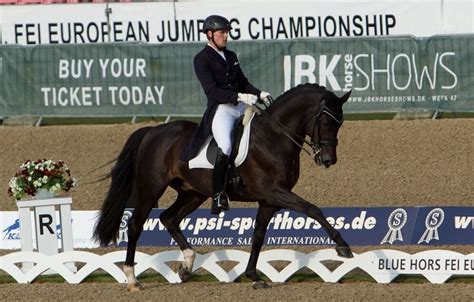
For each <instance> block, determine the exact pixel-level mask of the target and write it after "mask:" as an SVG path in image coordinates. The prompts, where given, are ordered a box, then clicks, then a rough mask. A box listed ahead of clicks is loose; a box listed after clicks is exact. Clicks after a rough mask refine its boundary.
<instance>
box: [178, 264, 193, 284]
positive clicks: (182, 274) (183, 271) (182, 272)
mask: <svg viewBox="0 0 474 302" xmlns="http://www.w3.org/2000/svg"><path fill="white" fill-rule="evenodd" d="M178 276H179V278H180V279H181V281H183V282H187V281H188V280H189V278H191V272H190V271H189V270H188V269H187V268H185V267H184V266H183V265H182V264H181V265H180V266H179V269H178Z"/></svg>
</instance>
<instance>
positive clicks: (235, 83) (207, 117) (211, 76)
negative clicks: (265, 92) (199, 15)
mask: <svg viewBox="0 0 474 302" xmlns="http://www.w3.org/2000/svg"><path fill="white" fill-rule="evenodd" d="M224 55H225V58H226V59H225V60H224V59H223V58H222V57H221V56H220V55H219V54H218V53H217V51H216V50H214V49H213V48H212V47H211V46H209V45H206V47H204V49H202V50H201V51H200V52H199V53H198V54H197V55H196V56H195V57H194V72H195V73H196V76H197V77H198V79H199V82H200V83H201V86H202V88H203V89H204V93H205V94H206V96H207V109H206V111H205V112H204V115H203V117H202V120H201V122H200V123H199V125H198V127H197V128H196V130H195V131H194V133H193V135H192V137H191V140H190V141H189V142H188V144H187V145H186V146H185V147H184V150H183V152H182V153H181V156H180V159H181V160H184V161H189V160H190V159H192V158H193V157H195V156H196V155H197V154H198V153H199V150H200V149H201V147H202V145H203V144H204V142H205V141H206V139H207V137H208V136H209V135H210V134H211V126H212V120H213V118H214V115H215V113H216V110H217V106H219V104H233V105H237V94H238V93H251V94H254V95H256V96H259V95H260V92H261V91H260V90H259V89H257V88H255V87H254V86H253V85H252V84H250V82H249V81H248V79H247V78H246V77H245V75H244V73H243V72H242V69H241V68H240V64H239V60H238V59H237V55H236V54H235V53H234V52H233V51H230V50H227V49H224Z"/></svg>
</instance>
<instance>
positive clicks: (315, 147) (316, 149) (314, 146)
mask: <svg viewBox="0 0 474 302" xmlns="http://www.w3.org/2000/svg"><path fill="white" fill-rule="evenodd" d="M258 102H259V103H260V104H262V105H263V106H264V107H265V108H264V109H262V108H259V107H257V108H258V109H260V111H261V112H263V114H265V115H266V116H267V117H268V118H269V119H270V120H271V121H272V122H274V123H275V124H277V125H278V126H279V127H280V128H281V129H282V132H283V134H284V135H285V136H286V137H288V138H289V139H290V140H291V141H292V142H293V143H294V144H295V145H297V146H298V147H300V148H301V150H303V151H304V152H305V153H306V154H308V155H309V156H311V157H312V158H314V157H316V156H317V155H318V154H319V153H320V152H321V148H322V146H337V143H338V141H337V138H336V139H335V140H320V139H319V129H320V127H318V141H317V142H313V141H308V140H307V139H306V138H305V137H301V136H300V135H298V134H296V133H295V132H294V130H293V129H292V128H289V127H287V126H285V125H283V124H282V123H281V122H279V121H278V120H276V119H275V118H274V117H273V116H272V115H271V114H270V113H268V112H267V111H266V109H268V107H269V106H267V105H266V104H265V103H264V102H262V101H261V100H260V99H259V100H258ZM323 113H325V114H327V115H328V116H329V117H331V118H332V119H333V120H334V121H335V122H336V123H338V124H342V123H343V122H344V118H343V117H342V116H341V117H338V116H339V115H338V114H337V113H335V112H333V111H332V110H331V109H329V108H328V107H327V106H326V100H325V99H323V100H322V101H321V103H320V105H319V109H318V111H317V112H316V114H315V115H314V126H313V136H314V131H315V129H316V126H317V125H318V121H319V119H320V117H321V114H323ZM295 137H296V139H299V140H300V141H303V143H302V144H301V143H299V142H298V141H297V140H296V139H295ZM305 144H306V145H308V146H309V147H311V151H308V150H307V149H306V148H305Z"/></svg>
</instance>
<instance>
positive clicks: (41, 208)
mask: <svg viewBox="0 0 474 302" xmlns="http://www.w3.org/2000/svg"><path fill="white" fill-rule="evenodd" d="M16 204H17V207H18V211H19V216H20V242H21V250H22V251H33V242H34V237H35V238H36V240H35V242H36V250H37V251H38V252H39V253H42V254H46V255H54V254H57V253H58V251H59V252H61V251H62V252H67V251H72V250H73V238H72V224H71V204H72V199H71V198H70V197H64V198H48V199H38V200H27V201H17V203H16ZM56 211H59V224H58V223H57V222H56ZM31 213H33V221H34V223H33V225H34V229H33V228H32V223H31ZM57 227H59V231H60V234H61V248H60V247H59V245H58V239H57V235H58V232H57ZM33 234H34V236H33ZM32 267H33V263H23V264H22V268H23V270H24V271H28V270H29V269H31V268H32ZM67 267H68V268H69V269H70V270H71V271H73V272H76V271H77V268H76V266H75V265H74V262H71V263H67ZM47 273H52V272H49V271H48V272H47Z"/></svg>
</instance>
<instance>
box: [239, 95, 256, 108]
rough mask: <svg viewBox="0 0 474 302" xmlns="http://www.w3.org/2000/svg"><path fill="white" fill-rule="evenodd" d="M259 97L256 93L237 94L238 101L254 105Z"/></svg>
mask: <svg viewBox="0 0 474 302" xmlns="http://www.w3.org/2000/svg"><path fill="white" fill-rule="evenodd" d="M257 100H258V98H257V96H256V95H254V94H250V93H239V94H238V95H237V101H239V102H242V103H245V104H247V105H249V106H252V105H254V104H255V103H256V102H257Z"/></svg>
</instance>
